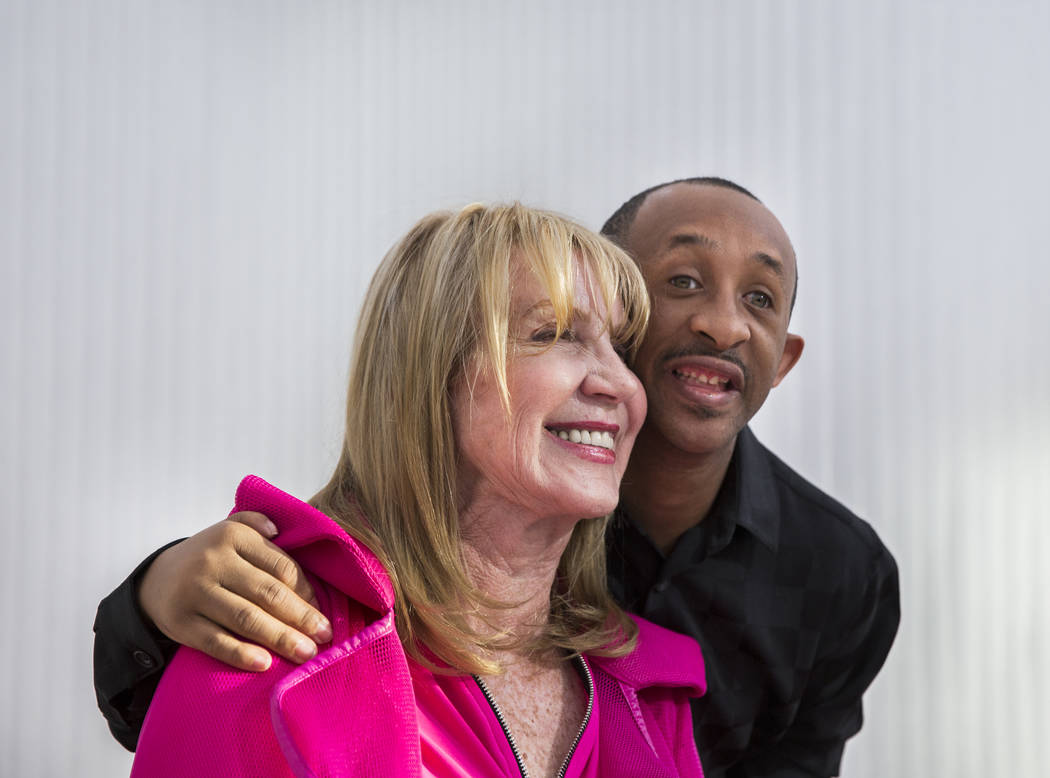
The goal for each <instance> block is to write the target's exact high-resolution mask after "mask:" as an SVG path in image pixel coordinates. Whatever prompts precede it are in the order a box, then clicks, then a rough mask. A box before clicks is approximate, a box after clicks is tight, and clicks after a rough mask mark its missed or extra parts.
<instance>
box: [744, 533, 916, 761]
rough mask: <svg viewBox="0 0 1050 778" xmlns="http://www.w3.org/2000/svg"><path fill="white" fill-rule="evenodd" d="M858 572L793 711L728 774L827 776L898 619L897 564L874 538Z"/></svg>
mask: <svg viewBox="0 0 1050 778" xmlns="http://www.w3.org/2000/svg"><path fill="white" fill-rule="evenodd" d="M864 571H865V574H864V576H863V578H856V579H854V583H853V584H852V585H847V586H845V587H844V588H843V591H842V592H841V598H840V603H839V605H840V607H839V608H838V609H837V611H838V614H839V622H838V624H836V625H830V629H831V630H832V631H831V632H830V633H829V635H830V636H832V638H831V640H829V643H830V645H829V647H828V649H827V650H826V651H824V652H823V654H822V656H821V657H820V659H819V661H818V662H817V664H816V665H815V666H814V668H813V673H812V676H811V677H810V680H809V683H808V684H807V691H806V693H805V694H804V695H803V698H802V701H801V703H800V705H799V710H798V713H797V715H796V716H795V719H794V721H793V722H792V723H791V726H790V727H789V728H788V730H787V732H786V733H785V734H784V736H783V738H781V739H780V740H778V741H777V742H776V743H775V744H773V745H771V746H770V747H769V748H766V749H762V750H761V751H759V752H757V753H754V754H749V755H748V756H747V757H746V758H745V759H744V760H743V761H742V762H740V763H738V764H736V765H734V766H733V768H731V769H730V770H729V772H728V773H727V778H829V777H830V776H836V775H838V774H839V766H840V763H841V761H842V752H843V750H844V748H845V745H846V741H847V740H848V739H849V738H850V737H852V736H853V735H855V734H857V732H859V731H860V728H861V724H862V723H863V711H862V708H861V697H862V695H863V694H864V692H865V690H866V689H867V688H868V686H870V685H871V682H872V681H873V680H874V679H875V676H876V675H877V674H878V672H879V670H880V669H882V665H883V663H884V662H885V661H886V657H887V655H888V654H889V651H890V647H891V646H892V645H893V640H894V638H895V637H896V634H897V627H898V625H899V623H900V585H899V581H898V573H897V565H896V562H894V560H893V557H892V556H891V555H890V553H889V551H888V550H886V548H885V547H884V546H882V545H881V544H880V547H879V550H878V552H877V553H876V555H875V557H874V559H873V560H872V562H871V564H870V565H869V566H868V567H866V568H864Z"/></svg>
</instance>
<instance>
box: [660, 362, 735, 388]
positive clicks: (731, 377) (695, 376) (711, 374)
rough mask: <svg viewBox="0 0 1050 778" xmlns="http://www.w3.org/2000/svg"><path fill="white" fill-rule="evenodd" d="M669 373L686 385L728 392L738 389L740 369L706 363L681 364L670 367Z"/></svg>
mask: <svg viewBox="0 0 1050 778" xmlns="http://www.w3.org/2000/svg"><path fill="white" fill-rule="evenodd" d="M671 375H673V376H674V377H675V378H677V379H678V380H679V381H681V382H682V383H684V384H686V385H687V386H696V387H700V388H702V389H714V390H715V391H721V392H730V391H740V386H741V383H742V381H741V376H740V371H739V370H738V369H737V368H736V367H735V366H733V367H731V368H730V367H727V368H726V369H725V370H722V369H720V368H714V367H712V366H708V365H695V364H683V365H676V366H674V367H672V368H671Z"/></svg>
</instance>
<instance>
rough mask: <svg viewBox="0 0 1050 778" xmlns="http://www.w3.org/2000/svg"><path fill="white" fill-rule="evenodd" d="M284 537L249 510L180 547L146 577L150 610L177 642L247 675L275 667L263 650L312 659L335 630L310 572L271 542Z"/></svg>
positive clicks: (143, 601)
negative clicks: (321, 607) (320, 606)
mask: <svg viewBox="0 0 1050 778" xmlns="http://www.w3.org/2000/svg"><path fill="white" fill-rule="evenodd" d="M276 535H277V528H276V527H275V526H274V525H273V523H272V522H271V521H270V520H269V519H268V518H266V517H265V516H263V515H262V514H261V513H250V512H244V513H235V514H234V515H232V516H231V517H230V518H229V519H226V520H225V521H220V522H219V523H218V524H213V525H212V526H210V527H208V528H207V529H205V530H202V531H201V532H198V533H197V534H196V535H194V536H193V537H190V538H187V539H186V540H184V541H182V542H181V543H179V544H177V545H175V546H172V547H171V548H169V549H168V550H166V551H165V552H163V553H162V554H161V555H160V556H158V557H157V558H156V559H155V560H154V561H153V564H152V565H150V567H149V569H148V570H147V571H146V574H145V575H143V577H142V582H141V584H140V585H139V592H138V597H139V605H140V606H141V608H142V612H143V613H144V614H145V615H146V616H147V617H148V618H149V619H151V620H152V621H153V623H154V624H155V625H156V626H157V628H158V629H159V630H160V631H161V632H163V633H164V634H165V635H167V636H168V637H169V638H171V639H172V640H175V641H177V642H179V643H182V644H184V645H187V646H191V647H193V648H196V649H198V650H200V651H203V652H204V653H206V654H210V655H211V656H213V657H215V658H216V659H218V660H219V661H221V662H225V663H226V664H228V665H232V666H234V667H237V668H239V669H241V670H265V669H267V668H268V667H269V666H270V662H271V656H270V654H269V653H268V652H267V651H265V650H264V649H263V648H260V646H265V647H266V648H269V649H271V650H273V651H276V652H277V653H278V654H280V655H281V656H283V657H285V658H286V659H289V660H291V661H293V662H305V661H306V660H307V659H310V658H311V657H313V656H314V655H315V654H316V653H317V645H316V643H315V642H314V641H316V642H317V643H327V642H328V641H329V640H331V639H332V627H331V625H330V624H329V623H328V620H327V619H326V618H325V617H324V616H323V615H322V614H321V612H320V611H318V610H317V600H316V599H315V598H314V593H313V589H312V588H311V587H310V584H309V583H308V582H307V580H306V577H305V576H304V575H303V571H302V569H301V568H300V567H299V565H298V564H296V563H295V561H294V560H293V559H292V558H291V557H290V556H288V555H287V554H285V553H284V551H282V550H281V549H279V548H278V547H277V546H275V545H274V544H273V543H271V542H270V541H269V540H267V538H272V537H274V536H276ZM239 638H243V639H246V640H250V641H253V643H258V644H259V645H253V644H252V643H246V642H244V641H243V640H242V639H239ZM311 638H312V639H311Z"/></svg>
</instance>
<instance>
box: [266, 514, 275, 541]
mask: <svg viewBox="0 0 1050 778" xmlns="http://www.w3.org/2000/svg"><path fill="white" fill-rule="evenodd" d="M263 530H265V533H266V537H268V538H274V537H277V525H276V524H274V523H273V522H272V521H270V520H269V519H267V520H266V523H265V524H264V525H263Z"/></svg>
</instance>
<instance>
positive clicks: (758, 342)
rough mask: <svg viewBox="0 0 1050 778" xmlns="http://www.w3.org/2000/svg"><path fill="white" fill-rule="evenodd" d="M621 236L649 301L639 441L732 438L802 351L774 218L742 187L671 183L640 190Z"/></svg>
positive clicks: (640, 361)
mask: <svg viewBox="0 0 1050 778" xmlns="http://www.w3.org/2000/svg"><path fill="white" fill-rule="evenodd" d="M626 244H627V249H628V251H629V252H630V253H631V255H632V256H634V257H635V259H636V260H637V262H638V265H639V267H640V268H641V270H642V273H643V274H644V275H645V280H646V283H647V285H648V287H649V294H650V295H651V297H652V303H653V315H652V319H651V322H650V325H649V331H648V333H647V335H646V338H645V342H644V343H643V344H642V347H641V349H640V350H639V352H638V355H637V357H636V358H635V360H634V364H633V368H634V371H635V373H637V375H638V377H639V378H640V379H641V380H642V384H643V385H644V386H645V391H646V393H647V394H648V398H649V417H648V419H647V421H646V424H645V429H644V430H643V433H642V438H640V440H639V445H640V446H642V445H644V442H645V438H649V439H650V440H652V441H656V440H659V439H662V442H663V443H664V444H670V445H672V446H674V447H675V448H677V449H679V450H681V451H683V452H688V453H693V454H708V453H713V452H715V451H717V450H719V449H722V448H724V447H725V446H727V445H731V444H732V442H733V441H734V440H735V438H736V435H737V433H738V432H740V430H741V429H742V428H743V427H744V425H745V424H747V422H748V420H750V419H751V417H752V416H754V414H755V412H756V411H758V409H759V408H760V407H761V405H762V403H763V402H764V401H765V399H766V395H767V394H768V393H769V390H770V388H772V387H774V386H776V385H777V384H778V383H779V382H780V380H781V379H782V378H783V377H784V376H785V375H786V374H787V372H788V371H789V370H790V369H791V368H792V366H794V364H795V362H796V361H797V360H798V358H799V356H801V354H802V346H803V343H802V339H801V338H800V337H799V336H798V335H792V334H790V333H788V331H787V328H788V320H789V318H790V314H791V296H792V293H793V290H794V288H795V277H796V276H795V272H796V271H795V252H794V250H793V249H792V247H791V242H790V241H789V240H788V237H787V234H786V233H785V232H784V228H783V227H781V226H780V222H778V221H777V219H776V217H774V216H773V214H772V213H770V212H769V211H768V210H767V209H766V208H765V206H763V205H762V204H761V203H759V202H758V201H756V200H753V199H751V198H750V197H748V196H746V195H744V194H741V193H739V192H736V191H734V190H731V189H726V188H724V187H717V186H710V185H704V184H701V185H697V184H675V185H673V186H669V187H665V188H664V189H661V190H658V191H656V192H653V193H652V194H651V195H649V197H648V198H647V199H646V201H645V203H644V204H643V205H642V207H641V208H640V209H639V211H638V213H637V215H636V216H635V220H634V223H633V224H632V226H631V229H630V232H629V233H628V235H627V238H626Z"/></svg>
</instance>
